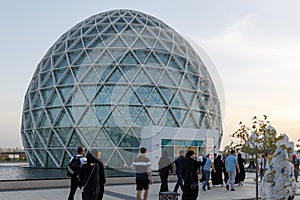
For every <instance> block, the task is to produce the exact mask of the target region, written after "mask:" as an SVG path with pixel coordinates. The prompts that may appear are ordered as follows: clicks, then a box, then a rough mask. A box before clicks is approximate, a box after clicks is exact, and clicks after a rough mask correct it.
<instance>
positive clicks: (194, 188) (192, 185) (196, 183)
mask: <svg viewBox="0 0 300 200" xmlns="http://www.w3.org/2000/svg"><path fill="white" fill-rule="evenodd" d="M193 163H194V161H193V160H192V168H191V181H192V174H193V169H194V168H193ZM196 189H198V182H197V181H196V182H193V183H192V184H191V190H196Z"/></svg>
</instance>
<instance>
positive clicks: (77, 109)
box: [21, 10, 222, 168]
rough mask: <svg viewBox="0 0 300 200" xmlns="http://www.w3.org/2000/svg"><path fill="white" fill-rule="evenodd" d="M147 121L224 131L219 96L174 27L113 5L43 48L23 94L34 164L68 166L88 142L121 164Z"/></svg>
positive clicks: (126, 162) (24, 127) (25, 141)
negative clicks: (44, 52)
mask: <svg viewBox="0 0 300 200" xmlns="http://www.w3.org/2000/svg"><path fill="white" fill-rule="evenodd" d="M144 126H162V127H182V128H195V129H200V128H201V129H217V130H220V132H222V127H221V126H222V125H221V113H220V103H219V99H218V96H217V93H216V90H215V87H214V84H213V82H212V80H211V78H210V75H209V73H208V71H207V69H206V66H204V64H203V62H202V61H201V59H200V57H199V56H198V55H197V53H196V52H195V51H194V50H193V48H192V47H191V45H190V44H189V43H188V42H187V41H186V40H185V39H184V38H183V37H182V36H180V35H179V34H178V33H177V32H176V31H175V30H174V29H172V28H171V27H169V26H168V25H166V24H165V23H163V22H162V21H160V20H159V19H157V18H154V17H152V16H149V15H147V14H144V13H141V12H138V11H133V10H113V11H108V12H104V13H100V14H97V15H94V16H92V17H89V18H88V19H86V20H84V21H82V22H80V23H79V24H77V25H76V26H74V27H73V28H71V29H70V30H69V31H67V32H66V33H65V34H63V35H62V36H61V37H60V38H59V39H58V40H57V41H56V42H55V44H54V45H53V46H52V47H51V48H50V49H49V50H48V52H47V53H46V55H45V56H44V57H43V59H42V60H41V62H40V63H39V64H38V66H37V68H36V71H35V73H34V75H33V78H32V80H31V82H30V85H29V88H28V90H27V92H26V95H25V100H24V107H23V115H22V127H21V135H22V140H23V144H24V147H25V151H26V154H27V157H28V160H29V162H30V165H31V166H42V167H63V166H66V164H67V163H68V162H69V160H70V158H71V156H72V155H74V154H75V153H76V148H77V147H78V146H85V147H87V148H91V149H97V150H100V151H102V152H103V155H104V157H105V162H106V163H107V165H108V166H110V167H114V168H119V167H124V166H131V164H132V161H133V159H134V158H135V156H136V155H137V153H138V148H139V144H140V137H139V135H140V130H141V128H142V127H144Z"/></svg>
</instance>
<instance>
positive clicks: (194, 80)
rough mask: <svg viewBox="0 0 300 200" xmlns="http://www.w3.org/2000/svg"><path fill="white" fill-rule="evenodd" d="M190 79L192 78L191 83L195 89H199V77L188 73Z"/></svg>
mask: <svg viewBox="0 0 300 200" xmlns="http://www.w3.org/2000/svg"><path fill="white" fill-rule="evenodd" d="M187 77H188V79H189V80H190V83H191V85H192V87H193V89H194V90H197V89H198V88H197V85H198V80H199V77H198V76H195V75H192V74H190V75H187Z"/></svg>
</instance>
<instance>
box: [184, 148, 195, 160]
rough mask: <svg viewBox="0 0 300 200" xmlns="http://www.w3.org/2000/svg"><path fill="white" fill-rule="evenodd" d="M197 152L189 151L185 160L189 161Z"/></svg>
mask: <svg viewBox="0 0 300 200" xmlns="http://www.w3.org/2000/svg"><path fill="white" fill-rule="evenodd" d="M194 154H195V152H194V151H193V150H188V152H186V154H185V159H189V158H190V156H192V155H194Z"/></svg>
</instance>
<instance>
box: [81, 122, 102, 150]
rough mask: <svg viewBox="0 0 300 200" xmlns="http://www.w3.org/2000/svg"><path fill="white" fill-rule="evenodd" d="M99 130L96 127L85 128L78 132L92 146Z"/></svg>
mask: <svg viewBox="0 0 300 200" xmlns="http://www.w3.org/2000/svg"><path fill="white" fill-rule="evenodd" d="M98 130H99V128H94V127H85V128H78V131H79V132H80V134H81V135H82V137H83V138H84V139H85V141H86V142H87V144H88V145H89V146H90V145H92V143H93V141H94V139H95V137H96V135H97V133H98Z"/></svg>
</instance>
